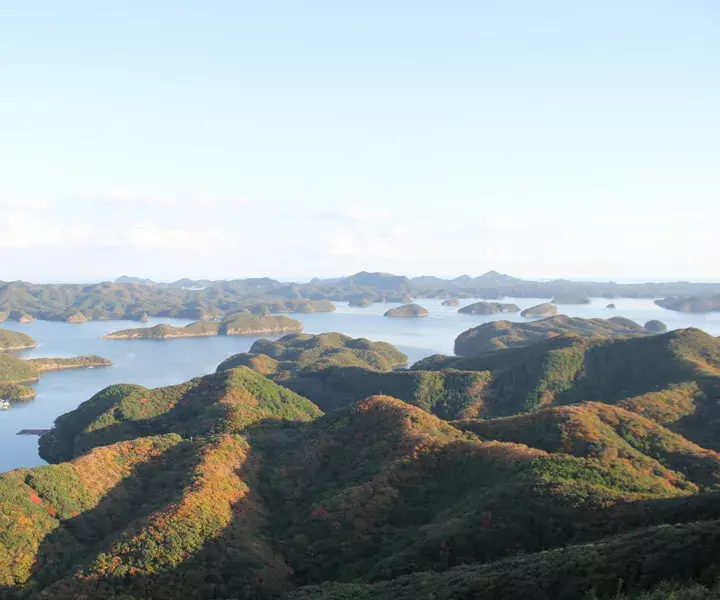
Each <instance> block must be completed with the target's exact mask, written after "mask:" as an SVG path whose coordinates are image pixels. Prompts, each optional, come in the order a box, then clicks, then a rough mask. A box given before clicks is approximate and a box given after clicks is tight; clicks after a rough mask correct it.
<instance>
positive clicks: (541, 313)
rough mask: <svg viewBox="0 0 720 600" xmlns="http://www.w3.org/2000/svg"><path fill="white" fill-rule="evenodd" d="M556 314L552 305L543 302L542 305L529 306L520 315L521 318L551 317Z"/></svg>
mask: <svg viewBox="0 0 720 600" xmlns="http://www.w3.org/2000/svg"><path fill="white" fill-rule="evenodd" d="M556 314H558V309H557V306H555V305H554V304H551V303H550V302H543V303H542V304H537V305H535V306H531V307H530V308H526V309H525V310H524V311H522V312H521V313H520V316H521V317H552V316H555V315H556Z"/></svg>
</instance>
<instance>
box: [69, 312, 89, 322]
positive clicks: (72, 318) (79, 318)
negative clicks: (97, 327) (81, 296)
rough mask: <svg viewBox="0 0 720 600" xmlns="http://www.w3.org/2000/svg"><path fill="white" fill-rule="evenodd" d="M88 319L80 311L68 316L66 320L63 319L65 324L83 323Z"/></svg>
mask: <svg viewBox="0 0 720 600" xmlns="http://www.w3.org/2000/svg"><path fill="white" fill-rule="evenodd" d="M89 320H90V319H89V318H88V317H86V316H85V315H84V314H83V313H81V312H80V311H77V312H74V313H73V314H71V315H69V316H68V317H67V319H65V322H66V323H85V322H86V321H89Z"/></svg>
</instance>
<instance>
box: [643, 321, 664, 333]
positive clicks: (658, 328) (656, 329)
mask: <svg viewBox="0 0 720 600" xmlns="http://www.w3.org/2000/svg"><path fill="white" fill-rule="evenodd" d="M645 329H647V330H648V331H652V332H653V333H663V332H665V331H667V325H666V324H665V323H663V322H662V321H660V320H658V319H652V320H651V321H648V322H647V323H645Z"/></svg>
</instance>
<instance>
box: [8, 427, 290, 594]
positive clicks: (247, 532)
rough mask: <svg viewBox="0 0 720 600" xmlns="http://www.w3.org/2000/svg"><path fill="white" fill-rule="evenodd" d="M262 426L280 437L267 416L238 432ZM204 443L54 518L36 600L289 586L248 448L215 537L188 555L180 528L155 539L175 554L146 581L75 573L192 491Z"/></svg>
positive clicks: (254, 456) (133, 562) (138, 563)
mask: <svg viewBox="0 0 720 600" xmlns="http://www.w3.org/2000/svg"><path fill="white" fill-rule="evenodd" d="M269 424H272V427H271V429H275V430H278V431H279V434H280V435H281V434H282V432H281V430H282V427H278V422H277V420H275V419H268V423H265V422H263V421H261V422H259V423H257V424H255V425H253V426H252V428H249V429H248V430H246V431H245V432H243V434H248V435H252V432H253V431H262V432H263V433H265V430H266V426H267V425H269ZM204 441H205V440H197V439H196V441H194V442H191V441H188V440H186V441H183V442H181V443H180V444H178V446H175V447H172V448H170V449H168V450H167V451H166V452H165V453H164V454H163V455H162V456H160V457H157V458H153V459H152V460H150V461H148V462H146V463H143V464H142V465H139V466H138V467H136V468H135V469H134V471H133V473H132V474H131V475H130V476H129V477H127V478H125V479H124V480H123V481H121V482H120V483H119V484H118V485H117V486H115V487H114V488H113V489H111V490H110V491H109V492H108V493H107V494H106V495H105V496H104V497H103V499H102V500H101V501H100V503H99V504H98V505H97V506H96V507H94V508H93V509H91V510H88V511H86V512H84V513H82V514H80V515H77V516H75V517H73V518H71V519H68V520H65V521H62V522H61V524H60V527H59V528H57V529H56V530H54V531H53V532H51V533H49V534H48V535H47V536H46V537H45V538H44V539H43V541H42V542H41V544H40V547H39V549H38V552H37V555H36V559H35V566H34V568H33V571H34V572H35V577H36V579H37V581H38V584H39V586H38V588H40V589H43V590H44V591H43V592H42V594H41V595H40V596H39V597H43V598H52V599H53V600H54V599H68V600H69V599H73V600H75V599H76V598H91V599H103V600H105V599H110V598H123V599H125V598H162V599H163V600H166V599H167V600H170V599H172V600H186V599H187V598H190V597H192V598H208V599H209V598H213V599H214V598H258V599H260V598H272V597H277V596H279V595H280V594H281V593H282V592H284V591H286V590H287V589H288V588H289V587H290V584H289V581H290V576H291V575H292V570H291V569H290V568H289V567H288V566H287V565H286V564H285V562H284V559H283V557H282V555H280V554H279V553H278V552H277V551H276V550H274V549H273V548H272V545H271V536H270V535H269V534H268V532H267V524H266V522H265V514H264V511H263V508H262V504H261V502H260V499H259V496H258V493H257V490H256V487H257V483H256V480H257V479H256V478H257V470H258V468H259V466H260V462H261V458H260V456H258V453H257V452H254V451H250V452H248V456H247V460H246V461H245V462H244V464H243V466H242V467H241V468H240V469H238V470H237V471H236V474H237V475H238V476H239V477H240V479H241V480H242V481H243V482H245V483H246V484H247V486H248V488H249V491H248V493H247V494H246V495H245V496H244V497H243V498H242V499H241V500H240V501H238V502H236V503H234V504H233V505H232V519H231V522H230V523H229V525H228V526H227V527H225V528H224V530H223V531H222V532H221V533H220V534H219V535H217V536H216V537H212V538H211V537H208V538H207V539H205V540H204V541H203V542H202V547H201V549H200V550H199V551H196V552H194V553H193V554H192V555H189V554H188V553H187V548H186V546H185V542H184V539H185V538H183V537H181V536H182V535H189V534H188V532H187V531H182V529H180V530H178V531H177V534H178V536H177V539H172V538H171V539H166V540H165V541H164V542H162V543H163V548H162V549H163V551H170V552H171V553H174V555H175V558H176V562H175V566H174V567H172V566H170V567H168V568H167V570H165V571H162V572H156V573H154V574H152V575H151V576H148V575H147V573H145V572H137V573H133V574H131V573H129V572H126V573H125V574H124V575H123V576H122V577H116V576H107V577H103V578H100V579H96V578H94V577H86V578H83V577H79V576H75V575H76V573H77V571H78V570H80V569H86V568H87V567H88V566H89V564H90V563H92V562H93V561H94V560H95V559H96V558H97V557H98V555H99V554H100V553H103V552H108V551H109V550H110V548H111V546H114V545H116V544H117V543H118V542H120V543H122V539H123V533H129V534H130V535H131V536H132V535H134V534H136V533H137V532H138V530H139V529H141V528H142V527H143V523H144V521H145V520H146V519H147V518H148V517H149V516H150V515H152V514H153V513H154V512H156V511H159V510H163V509H165V508H167V507H168V506H170V505H174V504H178V503H180V501H181V500H182V498H183V496H184V494H185V493H186V491H188V490H189V489H192V484H193V480H194V479H193V469H194V468H195V467H196V466H197V465H198V463H199V462H200V460H201V458H202V456H201V450H202V447H203V442H204ZM208 500H209V502H208V505H207V506H205V507H204V508H199V509H198V510H212V506H213V501H212V498H209V499H208ZM190 535H191V533H190ZM196 541H197V540H196ZM168 545H169V546H168ZM115 547H116V549H117V546H115ZM145 548H146V551H147V552H152V550H151V549H152V544H149V545H148V544H146V545H145ZM120 553H122V549H121V550H120ZM117 554H118V552H117V551H116V552H115V555H117ZM145 558H147V559H148V561H150V560H151V558H152V556H150V555H147V556H145V555H142V556H138V555H137V554H134V555H132V556H131V557H130V558H128V557H127V556H124V557H123V562H124V563H125V564H126V565H129V566H131V567H132V566H134V567H137V568H139V570H140V571H143V569H142V566H143V564H142V563H143V560H144V559H145ZM38 594H40V592H38ZM0 597H4V596H1V595H0ZM9 597H20V596H9ZM33 597H36V596H33Z"/></svg>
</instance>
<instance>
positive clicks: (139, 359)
mask: <svg viewBox="0 0 720 600" xmlns="http://www.w3.org/2000/svg"><path fill="white" fill-rule="evenodd" d="M475 301H477V300H463V301H462V305H466V304H471V303H472V302H475ZM546 301H547V299H546V298H545V299H542V298H506V299H503V300H502V302H512V303H514V304H517V305H518V306H519V307H520V308H523V309H524V308H528V307H530V306H534V305H535V304H539V303H541V302H546ZM610 302H612V303H614V304H615V305H616V308H615V309H609V308H606V305H607V304H608V303H610ZM418 303H419V304H421V305H422V306H424V307H425V308H427V309H428V311H429V313H430V314H429V316H428V317H427V318H423V319H388V318H386V317H383V313H384V312H385V311H386V310H387V309H388V308H389V307H390V305H388V304H373V305H371V306H368V307H366V308H355V307H349V306H348V305H347V304H346V303H336V305H337V310H336V311H335V312H332V313H312V314H302V315H292V316H293V317H294V318H296V319H298V320H300V321H301V322H302V323H303V326H304V329H305V331H306V332H308V333H323V332H328V331H339V332H341V333H344V334H346V335H349V336H352V337H366V338H369V339H371V340H373V341H378V340H384V341H387V342H390V343H392V344H394V345H396V346H397V347H398V348H399V349H400V350H402V351H403V352H405V353H406V354H407V355H408V358H409V362H410V363H413V362H415V361H417V360H420V359H421V358H424V357H426V356H429V355H431V354H436V353H442V354H452V352H453V344H454V341H455V338H456V337H457V336H458V335H459V334H460V333H461V332H463V331H465V330H466V329H469V328H470V327H475V326H477V325H480V324H482V323H486V322H488V321H494V320H499V319H507V320H509V321H528V320H530V319H525V318H523V317H521V316H520V315H519V313H514V314H499V315H488V316H484V315H462V314H460V313H458V312H457V309H458V308H459V307H454V306H449V307H448V306H442V305H441V304H442V301H441V300H434V299H433V300H430V299H428V300H419V301H418ZM559 309H560V312H561V313H563V314H567V315H569V316H574V317H600V318H609V317H612V316H622V317H627V318H629V319H632V320H634V321H637V322H638V323H640V324H644V323H645V322H647V321H649V320H651V319H660V320H662V321H664V322H665V323H666V324H667V325H668V328H669V329H679V328H684V327H697V328H699V329H703V330H704V331H707V332H708V333H710V334H712V335H716V336H717V335H720V313H708V314H688V313H679V312H673V311H669V310H666V309H663V308H660V307H659V306H656V305H655V304H654V303H653V301H652V300H638V299H627V298H617V299H613V300H607V299H602V298H594V299H593V300H592V302H591V303H590V304H586V305H564V306H560V307H559ZM189 322H190V321H186V320H181V319H151V320H150V322H148V323H147V324H145V325H146V326H148V327H150V326H152V325H156V324H158V323H170V324H172V325H175V326H183V325H186V324H187V323H189ZM137 326H138V323H137V322H132V321H91V322H87V323H83V324H68V323H55V322H47V321H36V322H35V323H28V324H19V323H14V322H5V323H2V324H0V328H4V329H13V330H16V331H22V332H24V333H27V334H28V335H31V336H32V337H33V338H35V340H36V341H37V342H38V346H37V348H33V349H32V350H28V351H25V352H23V353H22V354H21V356H22V357H24V358H32V357H39V356H46V357H69V356H77V355H85V354H99V355H100V356H104V357H105V358H108V359H110V360H111V361H112V362H113V366H112V367H108V368H95V369H78V370H67V371H59V372H50V373H45V374H43V375H42V378H41V379H40V381H39V382H38V383H36V384H33V386H32V387H34V388H35V390H36V391H37V398H35V400H33V401H30V402H14V403H13V404H12V406H11V408H10V409H9V410H5V411H0V472H3V471H7V470H10V469H13V468H17V467H32V466H37V465H41V464H44V462H43V460H42V459H41V458H40V457H39V456H38V454H37V440H38V438H37V437H36V436H19V435H16V434H17V432H18V431H20V430H21V429H47V428H50V427H52V424H53V421H54V420H55V419H56V418H57V417H58V416H59V415H61V414H64V413H66V412H68V411H70V410H73V409H74V408H75V407H77V406H78V405H79V404H80V403H81V402H83V401H85V400H87V399H88V398H90V397H91V396H92V395H93V394H95V393H97V392H98V391H100V390H101V389H103V388H105V387H106V386H108V385H111V384H113V383H137V384H140V385H144V386H146V387H158V386H165V385H172V384H176V383H182V382H184V381H187V380H188V379H191V378H192V377H197V376H199V375H205V374H207V373H211V372H213V371H214V370H215V367H216V366H217V365H218V364H219V363H220V362H221V361H223V360H224V359H225V358H227V357H228V356H231V355H232V354H236V353H238V352H247V351H248V350H249V349H250V346H251V345H252V343H253V342H254V341H255V340H256V339H258V338H257V337H239V336H238V337H235V336H233V337H225V336H221V337H208V338H185V339H175V340H103V339H101V338H102V336H104V335H105V334H107V333H110V332H112V331H117V330H118V329H126V328H130V327H137ZM276 338H277V336H275V337H273V338H271V339H276Z"/></svg>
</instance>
